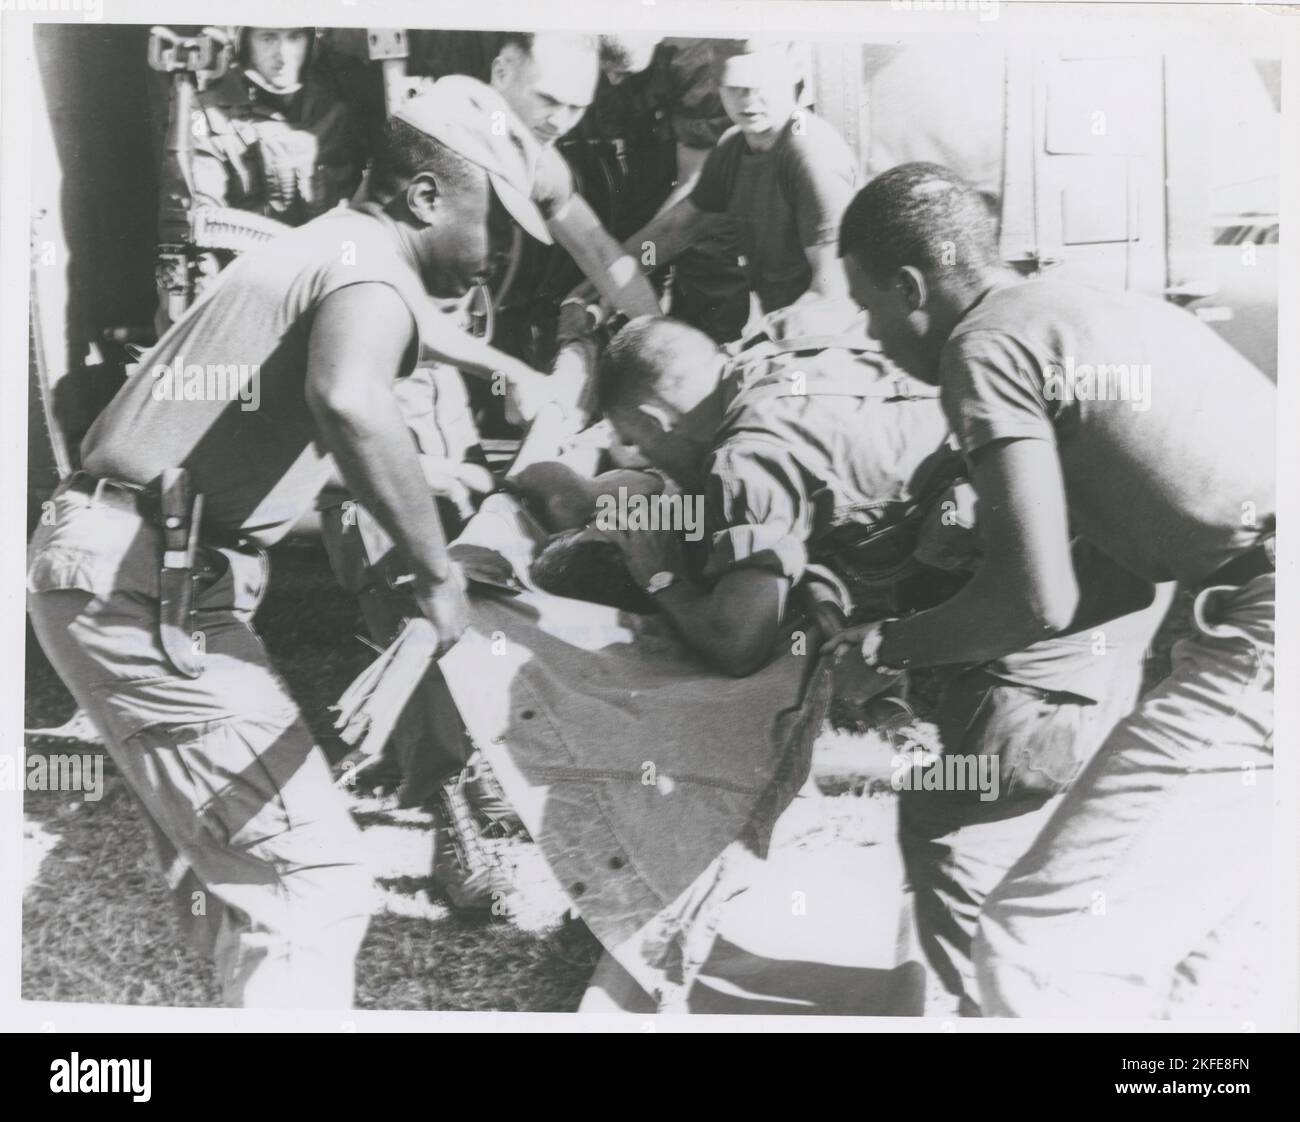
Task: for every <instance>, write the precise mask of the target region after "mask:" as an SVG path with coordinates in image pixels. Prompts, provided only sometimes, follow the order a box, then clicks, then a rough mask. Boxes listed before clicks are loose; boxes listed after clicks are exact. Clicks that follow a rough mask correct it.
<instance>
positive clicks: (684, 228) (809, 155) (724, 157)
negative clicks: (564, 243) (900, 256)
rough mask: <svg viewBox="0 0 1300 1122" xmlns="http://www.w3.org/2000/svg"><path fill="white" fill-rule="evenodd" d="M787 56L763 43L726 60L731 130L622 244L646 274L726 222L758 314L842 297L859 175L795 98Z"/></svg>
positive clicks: (826, 128) (838, 142)
mask: <svg viewBox="0 0 1300 1122" xmlns="http://www.w3.org/2000/svg"><path fill="white" fill-rule="evenodd" d="M797 80H798V74H797V68H796V66H795V63H794V61H793V59H792V57H791V53H790V52H789V51H788V50H786V49H784V48H783V47H778V46H763V47H758V48H755V49H753V50H749V51H747V52H745V53H743V54H738V55H735V56H733V57H731V58H728V59H727V60H726V62H725V64H724V67H723V72H722V84H721V95H722V103H723V106H724V108H725V109H726V111H727V116H728V117H730V118H731V120H732V122H733V124H734V125H735V128H733V129H732V130H731V131H730V132H728V133H726V134H725V135H723V137H722V138H721V139H720V140H719V141H718V144H717V147H715V148H714V150H713V151H712V152H711V153H709V157H708V159H707V160H706V161H705V163H704V167H703V168H702V169H701V171H700V177H699V181H698V182H697V183H696V185H695V189H694V190H693V191H692V192H691V194H690V196H689V197H687V198H685V199H682V200H681V201H680V202H678V203H677V204H676V205H675V206H673V207H671V208H670V209H668V210H666V211H664V212H663V213H661V214H659V215H657V216H656V217H655V218H654V219H652V220H651V221H650V222H649V223H647V224H646V225H645V226H644V227H643V228H642V229H641V230H639V231H638V232H637V233H635V234H633V235H632V236H631V237H630V238H628V239H627V241H625V242H624V243H623V245H624V248H625V249H627V250H628V251H629V252H630V253H634V254H635V255H636V256H637V258H638V259H639V260H640V261H641V262H642V263H643V264H644V265H645V266H646V267H647V268H658V267H660V266H662V265H665V264H668V263H669V262H671V261H673V260H674V259H675V258H676V257H677V256H678V255H679V254H681V253H682V252H683V251H684V250H686V249H687V248H688V247H689V246H691V245H693V244H695V243H696V242H697V241H698V240H699V238H700V237H701V236H702V234H704V233H705V232H706V231H708V230H709V229H710V228H711V227H712V226H714V225H715V224H716V223H717V222H718V221H719V220H720V219H721V218H722V217H723V216H725V217H726V218H727V219H729V220H730V221H731V222H732V223H733V224H734V227H735V233H736V237H737V241H738V244H739V248H740V252H741V255H742V258H741V264H742V266H743V268H744V270H745V273H746V276H747V277H748V280H749V286H750V290H751V291H752V292H753V293H754V294H755V295H756V296H757V297H758V301H759V304H760V305H761V307H762V310H763V311H764V312H773V311H775V310H777V309H778V308H783V307H785V306H787V305H789V304H792V303H794V302H795V301H796V300H798V299H799V298H800V297H801V296H803V295H804V294H805V293H809V292H811V293H813V294H814V295H815V296H817V297H843V296H845V295H846V294H847V291H848V289H847V286H846V282H845V279H844V271H843V268H842V266H841V264H840V261H839V258H838V256H837V251H836V237H837V234H838V231H839V223H840V217H841V216H842V215H843V213H844V209H845V207H847V206H848V203H849V200H850V198H852V195H853V188H854V184H855V181H856V170H855V167H854V163H853V156H852V153H851V152H850V151H849V148H848V145H847V144H845V143H844V141H843V140H842V139H841V138H840V136H839V135H838V134H837V133H836V132H835V130H834V129H832V128H831V127H830V125H828V124H827V123H826V122H825V121H822V120H820V119H819V118H818V117H815V116H814V115H813V114H811V113H809V112H808V111H807V110H806V109H802V108H799V107H798V106H797V103H796V99H795V86H796V83H797Z"/></svg>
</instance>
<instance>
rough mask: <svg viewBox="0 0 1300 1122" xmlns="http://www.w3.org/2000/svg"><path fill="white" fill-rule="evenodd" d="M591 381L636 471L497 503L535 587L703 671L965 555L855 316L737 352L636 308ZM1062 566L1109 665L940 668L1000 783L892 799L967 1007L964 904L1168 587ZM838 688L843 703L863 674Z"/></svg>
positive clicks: (997, 867)
mask: <svg viewBox="0 0 1300 1122" xmlns="http://www.w3.org/2000/svg"><path fill="white" fill-rule="evenodd" d="M597 391H598V397H599V404H600V407H601V410H602V411H603V412H604V414H605V417H606V421H607V422H608V424H609V425H610V426H612V429H613V430H614V432H615V433H617V435H618V437H619V438H621V440H622V441H623V442H624V443H625V444H626V445H631V446H634V448H635V450H636V452H638V453H639V454H640V455H641V456H642V457H643V460H644V462H645V464H646V465H647V470H646V471H636V470H630V469H629V468H628V467H627V466H626V464H627V461H626V459H625V460H624V464H625V466H623V467H620V468H618V469H617V470H615V471H611V472H607V473H605V474H603V475H597V476H595V477H594V478H591V477H586V478H584V477H582V476H581V475H579V474H578V473H577V472H575V471H573V470H571V469H570V468H568V467H566V466H565V465H564V464H563V463H541V462H538V463H533V464H531V465H530V466H528V467H526V468H524V469H523V470H521V471H519V472H517V473H516V474H515V476H514V478H513V481H512V482H513V486H514V489H515V490H516V492H517V493H519V494H521V495H522V497H524V499H525V500H526V501H527V503H528V505H529V507H530V509H531V510H532V512H533V513H534V515H535V516H536V517H537V519H538V520H539V521H540V522H542V523H543V524H545V525H546V527H547V528H548V529H549V530H550V531H552V532H553V533H554V532H558V534H557V535H556V537H554V538H553V539H552V541H551V543H550V544H549V545H548V546H547V547H546V549H545V550H544V551H543V552H542V553H541V555H540V556H539V557H538V558H537V560H536V561H535V562H534V565H533V570H532V574H533V578H534V580H535V582H536V583H537V584H538V585H539V586H540V587H543V588H545V589H547V590H548V591H552V592H555V593H558V594H561V595H566V596H572V597H575V598H580V599H591V600H598V601H600V602H603V603H608V604H614V605H615V606H618V607H622V608H626V609H628V610H632V611H639V612H645V611H647V610H650V609H653V610H655V611H657V612H658V613H659V614H661V615H662V616H665V617H667V619H668V620H669V621H670V622H671V623H672V625H673V627H674V628H675V630H676V631H677V633H678V634H679V635H680V637H681V638H682V640H683V641H684V642H685V643H686V644H688V645H689V646H690V647H691V648H693V649H694V650H695V651H696V652H697V653H698V654H699V655H702V656H703V657H704V658H705V659H707V660H708V661H709V662H710V663H711V664H712V665H714V666H715V667H716V668H718V669H719V670H722V671H724V672H726V673H728V674H731V675H735V676H744V675H748V674H751V673H753V672H755V671H756V670H758V669H759V668H760V667H762V666H764V665H765V664H767V663H768V662H769V661H770V660H771V659H773V658H774V657H775V656H776V655H777V654H778V653H779V652H780V646H781V644H780V642H779V640H780V638H781V637H782V636H783V635H787V634H789V631H788V628H789V626H790V624H791V621H792V619H797V617H799V616H809V617H810V619H811V623H812V624H813V625H815V626H819V627H822V628H825V627H827V626H834V625H835V624H834V618H835V616H836V615H838V614H842V615H848V616H851V617H852V618H854V619H858V620H871V619H881V618H884V617H886V616H889V617H895V616H901V615H906V614H908V613H910V612H913V611H917V610H921V609H923V608H924V607H925V606H926V605H933V604H936V603H938V602H940V601H942V600H945V599H947V598H948V597H950V596H951V595H953V594H954V592H956V591H957V589H958V588H960V587H961V585H962V584H964V583H965V581H966V580H967V579H968V578H969V575H970V572H971V571H972V570H973V569H974V567H975V566H976V565H977V564H978V560H979V549H978V536H977V533H976V531H975V523H974V515H975V509H976V502H975V496H974V493H973V491H972V490H971V488H970V486H969V483H968V482H967V481H966V480H965V479H964V478H963V476H964V470H965V469H964V463H963V461H962V460H961V459H960V457H958V456H956V455H955V454H954V453H952V452H951V451H950V446H949V443H948V440H949V435H948V429H947V426H946V423H945V421H944V419H943V416H942V413H941V410H940V406H939V402H938V399H937V396H936V394H935V391H934V390H932V389H930V388H928V387H927V386H925V385H924V384H923V383H921V382H919V381H915V380H913V379H912V378H910V377H908V376H907V375H905V374H903V373H901V372H900V371H899V370H898V368H897V367H895V366H893V365H891V364H890V363H889V362H888V360H887V359H885V358H884V357H883V356H882V355H881V354H880V352H879V351H878V350H877V349H875V346H874V344H872V343H871V342H870V341H869V340H868V339H867V337H866V335H865V332H864V331H863V327H862V319H861V317H860V314H859V312H858V309H857V308H856V306H853V305H851V304H848V303H847V302H842V301H837V300H827V301H820V302H817V303H808V304H801V305H799V306H797V307H791V308H788V309H785V310H784V311H783V312H781V313H778V314H777V315H774V316H769V317H767V318H766V320H765V321H764V323H763V330H762V332H761V333H760V334H759V335H758V336H756V337H751V338H750V339H749V340H747V341H746V343H745V344H744V345H743V346H742V347H741V348H740V349H739V350H738V351H737V352H736V353H735V354H734V355H732V354H729V353H728V352H726V351H723V350H721V349H719V348H718V347H717V346H716V345H715V344H714V343H713V342H712V341H711V340H710V339H709V338H708V337H707V336H705V335H703V334H702V333H701V332H699V331H696V330H695V329H693V328H691V327H688V326H686V325H684V324H681V323H678V322H675V321H673V320H671V319H666V318H641V319H636V320H633V321H632V322H631V323H629V324H628V325H627V326H626V327H625V328H624V329H623V330H622V331H621V332H620V333H618V334H617V335H615V336H614V338H613V339H612V340H611V341H610V343H609V346H608V348H607V349H606V351H605V353H604V354H603V356H602V357H601V359H600V362H599V367H598V378H597ZM677 492H680V496H678V495H677V494H676V493H677ZM674 497H676V498H677V500H678V501H676V502H670V501H668V499H669V498H674ZM696 515H698V516H699V524H697V523H696V517H695V516H696ZM675 520H676V521H675ZM688 523H689V524H688ZM615 549H617V551H618V554H619V555H621V559H622V562H623V564H622V565H621V566H620V565H618V564H617V563H616V561H617V557H616V555H615V553H614V550H615ZM1074 562H1075V568H1076V571H1077V572H1078V573H1079V574H1080V587H1081V594H1082V596H1083V599H1084V600H1085V601H1087V602H1088V603H1089V607H1088V608H1087V609H1086V610H1085V609H1082V608H1081V614H1080V617H1079V619H1080V620H1084V618H1085V617H1087V619H1090V620H1093V621H1096V620H1104V621H1106V622H1105V641H1106V656H1107V657H1105V658H1098V657H1095V651H1094V649H1093V648H1094V646H1095V643H1096V635H1097V632H1096V631H1095V630H1093V626H1094V625H1093V624H1086V623H1083V622H1081V623H1080V625H1079V626H1077V627H1073V628H1071V629H1070V631H1069V632H1068V633H1066V634H1062V635H1059V636H1055V637H1052V638H1049V639H1045V640H1042V641H1040V642H1037V643H1034V644H1032V645H1031V646H1029V647H1027V648H1025V649H1024V650H1021V651H1018V652H1016V653H1013V654H1011V655H1008V656H1005V657H1003V658H1000V659H996V660H993V661H991V662H988V663H985V664H981V665H978V666H965V667H958V668H955V669H954V670H953V671H952V672H949V673H946V674H945V675H944V676H943V679H942V683H941V688H942V693H941V696H940V699H939V703H938V706H937V710H936V712H935V713H934V720H935V724H936V725H937V726H938V731H939V736H940V740H941V742H942V751H943V753H944V755H945V756H948V755H962V754H965V755H993V756H996V757H997V758H998V759H999V761H1000V768H999V772H1000V774H999V784H1000V785H999V794H998V795H997V797H995V798H994V799H992V800H991V801H980V800H977V799H976V798H975V797H973V796H968V795H967V794H966V793H962V792H954V793H952V794H950V795H947V796H944V797H942V798H940V797H935V796H933V795H932V794H930V793H922V794H919V795H916V794H913V793H910V792H906V791H905V792H903V798H902V806H901V807H900V842H901V844H902V848H903V853H904V858H905V861H906V866H907V872H908V879H909V881H910V883H911V887H912V890H913V892H914V893H915V898H916V915H917V921H918V930H919V934H920V938H921V942H922V946H923V948H924V950H925V952H926V955H927V958H928V959H929V960H930V964H931V965H932V967H933V968H934V969H935V971H936V973H937V974H938V975H939V977H940V979H941V981H942V982H943V984H944V985H945V987H946V988H947V989H948V990H949V992H950V993H951V995H952V997H953V999H954V1001H955V1002H956V1003H957V1004H958V1006H959V1007H960V1008H962V1009H963V1010H964V1011H966V1012H971V1011H974V1010H975V1008H976V1007H975V999H974V985H973V979H972V970H971V963H970V945H971V939H972V936H973V932H974V927H975V924H976V922H977V919H978V914H979V908H980V905H981V903H982V902H983V899H984V897H985V895H986V894H987V893H988V891H989V890H990V889H991V888H992V887H993V885H995V884H996V883H997V881H998V879H999V878H1000V876H1001V875H1002V874H1003V873H1004V872H1005V871H1006V869H1007V868H1009V867H1010V865H1011V864H1012V863H1014V861H1015V860H1016V858H1017V857H1019V855H1020V854H1021V853H1023V852H1024V850H1025V849H1026V848H1027V847H1028V845H1029V844H1030V843H1031V842H1032V840H1033V837H1034V836H1035V834H1036V832H1037V830H1038V828H1039V827H1040V826H1041V824H1042V822H1043V821H1044V820H1045V817H1046V816H1047V815H1048V814H1050V812H1051V810H1052V809H1053V808H1054V806H1055V804H1056V802H1057V800H1058V797H1059V796H1060V795H1061V793H1062V792H1063V791H1065V790H1066V788H1067V787H1068V786H1069V785H1070V783H1071V781H1072V780H1073V778H1074V776H1075V775H1077V774H1078V772H1079V771H1080V770H1081V768H1082V767H1083V765H1084V763H1086V761H1087V760H1088V759H1089V758H1090V756H1091V755H1092V753H1093V752H1094V751H1095V749H1096V747H1097V746H1098V745H1099V744H1100V743H1101V742H1102V740H1104V739H1105V736H1106V734H1107V732H1108V731H1109V729H1110V727H1111V726H1112V725H1113V724H1114V722H1115V721H1116V720H1117V719H1118V718H1119V717H1120V716H1122V715H1123V713H1124V712H1125V711H1126V710H1127V708H1128V707H1131V705H1132V701H1133V699H1134V698H1135V697H1136V694H1137V690H1138V687H1139V684H1140V680H1141V671H1142V655H1143V652H1144V650H1145V648H1146V647H1147V645H1148V643H1149V642H1150V640H1151V638H1152V636H1153V635H1154V633H1155V630H1156V628H1157V627H1158V626H1159V623H1160V620H1161V618H1162V616H1163V615H1164V612H1165V610H1166V609H1167V607H1168V604H1169V601H1170V591H1171V590H1170V589H1169V588H1168V587H1162V588H1160V589H1159V590H1157V589H1156V587H1155V586H1151V585H1149V584H1146V583H1145V582H1137V584H1140V585H1141V587H1137V586H1136V584H1135V582H1133V581H1132V580H1131V579H1127V578H1126V577H1125V575H1124V574H1123V573H1120V572H1118V571H1117V570H1116V568H1115V566H1114V565H1113V564H1110V563H1108V562H1107V561H1106V560H1105V559H1104V558H1102V557H1101V555H1100V554H1098V553H1097V552H1096V551H1094V550H1091V549H1089V548H1088V547H1087V546H1085V545H1084V544H1083V543H1077V542H1076V543H1075V544H1074ZM828 611H829V612H830V613H832V614H831V615H830V616H828V615H827V614H826V613H827V612H828ZM796 634H797V632H796ZM845 663H846V665H852V666H855V667H857V666H860V664H861V660H857V659H854V660H845ZM837 668H838V664H837ZM836 679H837V680H836V686H835V688H836V691H837V694H838V695H839V696H840V698H841V700H845V701H849V702H850V703H851V704H852V703H853V702H854V701H855V700H858V699H861V700H866V699H868V698H869V697H871V696H873V695H874V694H875V693H876V692H877V691H878V690H879V689H880V688H881V687H882V685H883V683H881V682H879V681H857V680H856V679H853V678H851V677H850V676H848V675H847V674H846V675H844V676H843V678H842V679H841V675H839V674H838V673H837V675H836ZM895 681H897V682H898V684H899V685H900V686H901V685H902V679H901V678H900V679H895ZM846 687H849V688H848V689H846ZM894 688H898V686H895V687H894ZM851 691H852V692H851ZM855 692H856V693H857V695H858V696H857V697H855V696H854V693H855ZM865 715H867V716H868V717H869V715H870V711H869V710H868V711H867V714H865Z"/></svg>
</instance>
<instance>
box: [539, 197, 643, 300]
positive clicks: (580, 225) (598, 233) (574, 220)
mask: <svg viewBox="0 0 1300 1122" xmlns="http://www.w3.org/2000/svg"><path fill="white" fill-rule="evenodd" d="M547 228H548V229H549V230H550V232H551V236H552V237H554V238H555V240H556V242H558V243H559V244H560V245H562V246H563V247H564V248H565V249H566V250H568V252H569V256H571V257H572V258H573V260H574V262H575V263H576V264H577V266H578V268H579V269H581V270H582V275H583V276H584V277H586V278H587V280H588V281H590V282H591V284H592V285H594V286H595V288H596V291H597V292H598V293H600V296H601V299H603V300H604V301H605V303H606V304H608V305H609V306H610V307H612V308H615V309H617V310H618V311H620V312H622V313H623V314H624V315H625V316H627V317H629V318H632V317H634V316H654V315H658V314H659V301H658V300H657V299H656V298H655V290H654V289H653V288H652V287H651V285H650V282H649V281H648V280H646V278H645V274H644V273H642V272H641V267H640V265H638V264H637V259H636V258H635V257H633V256H631V254H630V253H629V252H628V251H627V250H626V249H624V248H623V247H622V246H620V245H619V244H618V242H616V241H615V240H614V238H613V236H612V235H611V234H610V233H609V231H608V230H606V229H605V227H604V226H602V225H601V223H600V219H599V218H597V217H596V215H595V212H594V211H593V210H592V209H591V206H590V204H589V203H588V202H587V201H586V199H584V198H583V197H582V196H581V195H578V194H574V195H571V196H570V197H569V198H568V199H567V200H566V201H565V203H564V204H563V205H562V206H561V207H560V209H559V210H558V211H556V212H555V214H553V215H552V216H551V218H550V221H549V222H548V223H547Z"/></svg>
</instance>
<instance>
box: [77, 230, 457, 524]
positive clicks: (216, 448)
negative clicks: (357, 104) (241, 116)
mask: <svg viewBox="0 0 1300 1122" xmlns="http://www.w3.org/2000/svg"><path fill="white" fill-rule="evenodd" d="M353 284H385V285H388V286H390V287H392V288H393V289H395V290H396V291H397V292H398V294H399V295H400V296H401V297H402V299H403V300H404V301H405V303H406V305H407V307H408V308H410V309H411V315H412V318H413V320H414V321H415V324H416V326H417V330H418V328H419V325H420V324H421V323H423V322H429V321H428V319H427V317H429V316H432V315H438V314H440V313H439V312H438V310H437V309H436V307H435V305H434V303H433V301H432V300H431V299H430V298H429V296H428V294H427V293H426V292H425V290H424V288H423V286H422V284H421V282H420V279H419V276H418V275H417V273H416V272H415V270H414V268H413V267H412V265H411V264H410V263H409V261H408V260H407V258H405V257H404V256H402V254H401V252H400V249H399V246H398V243H397V241H396V239H395V238H394V236H393V234H392V232H391V231H390V230H389V229H388V228H387V226H386V225H385V224H384V222H383V221H382V220H381V219H379V218H376V217H372V216H371V215H369V214H367V213H365V212H364V211H358V210H348V209H340V210H336V211H332V212H330V213H329V214H326V215H322V216H321V217H320V218H317V219H316V220H315V221H313V222H309V223H308V224H307V225H305V226H301V227H299V228H298V229H296V230H291V231H289V232H287V233H285V234H283V235H281V236H280V237H279V238H277V239H275V240H274V241H271V242H268V243H267V244H265V245H264V246H261V247H259V248H257V249H255V250H252V251H250V252H248V253H246V254H244V255H242V256H241V257H239V258H238V259H236V260H235V261H234V263H233V264H231V265H230V267H229V268H227V269H226V270H225V272H223V273H222V274H221V275H220V276H219V277H218V278H217V279H216V281H215V282H214V283H213V284H212V285H211V286H210V287H209V288H208V290H207V291H206V292H205V293H204V294H203V296H202V297H201V298H200V299H199V300H198V301H197V302H196V303H195V304H194V305H193V307H191V308H190V309H189V311H188V312H186V314H185V315H184V316H183V317H182V318H181V319H180V320H178V321H177V322H176V323H175V324H173V325H172V327H171V328H170V329H169V330H168V331H167V332H166V334H164V335H163V337H162V338H161V339H159V340H158V342H157V344H156V345H155V346H154V347H153V348H152V350H150V351H149V353H148V354H146V355H145V356H144V357H143V358H142V359H141V360H140V368H139V369H138V370H137V371H136V373H135V374H134V375H133V376H132V377H131V378H129V379H128V380H127V383H126V385H124V386H123V387H122V389H121V390H119V391H118V393H117V396H116V397H114V398H113V400H112V401H111V402H109V404H108V406H107V408H106V409H105V410H104V412H103V413H101V414H100V416H99V418H98V419H97V420H96V421H95V424H94V425H93V426H92V427H91V429H90V432H89V433H88V434H87V435H86V438H85V440H84V441H83V443H82V465H83V467H84V468H85V470H86V471H87V472H90V473H91V474H93V475H96V476H100V477H107V478H111V479H119V480H123V481H125V482H128V483H136V484H141V485H147V484H151V483H153V482H154V481H156V480H157V478H158V476H159V475H160V474H161V472H162V471H163V469H164V468H169V467H178V466H183V467H186V468H188V469H189V470H190V472H191V474H192V478H193V485H194V487H195V489H196V490H197V491H199V492H201V493H202V494H203V496H204V523H205V525H208V526H211V527H216V528H219V529H221V530H223V531H226V532H228V533H238V534H239V535H240V536H241V537H243V538H246V539H247V540H249V541H252V542H254V543H256V544H258V545H261V546H268V545H271V544H273V543H274V542H276V541H278V540H279V539H280V538H281V537H283V536H284V535H285V534H286V533H287V532H288V531H289V529H290V528H291V527H292V526H293V524H294V522H295V521H296V520H297V519H298V518H299V517H300V516H301V515H302V514H303V513H304V512H305V511H306V510H307V509H308V508H309V507H310V506H311V505H312V502H313V501H314V500H315V498H316V495H317V494H318V492H319V491H320V490H321V488H322V486H323V485H324V484H325V482H326V480H327V479H328V478H329V476H330V474H331V470H332V467H331V461H330V459H329V456H328V453H327V452H326V451H325V450H324V448H322V447H321V446H320V445H319V444H318V434H317V431H316V425H315V421H314V419H313V418H312V415H311V412H310V410H309V409H308V407H307V402H306V397H305V386H306V374H307V342H308V335H309V332H310V330H311V323H312V316H313V313H314V311H315V309H316V308H317V307H318V306H319V305H320V303H321V301H323V300H324V299H325V298H326V297H327V296H329V295H330V294H331V293H333V292H337V291H338V290H339V289H342V288H346V287H348V286H349V285H353Z"/></svg>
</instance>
